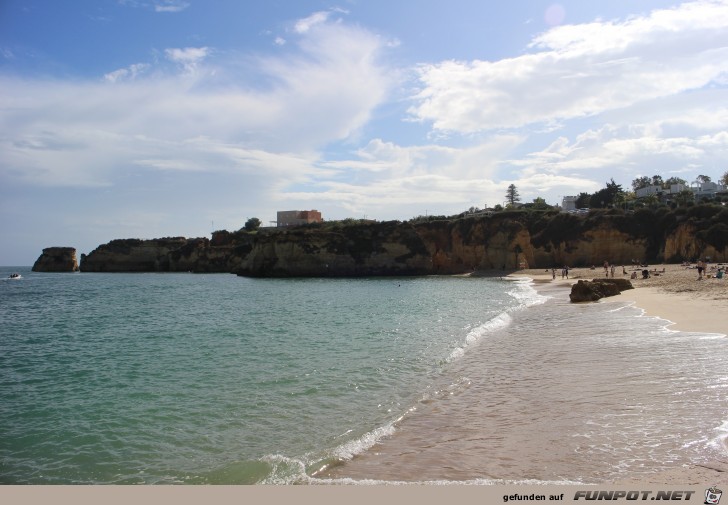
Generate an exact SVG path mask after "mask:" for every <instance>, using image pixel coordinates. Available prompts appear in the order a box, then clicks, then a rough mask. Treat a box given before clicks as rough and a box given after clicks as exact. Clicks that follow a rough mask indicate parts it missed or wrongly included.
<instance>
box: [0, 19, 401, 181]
mask: <svg viewBox="0 0 728 505" xmlns="http://www.w3.org/2000/svg"><path fill="white" fill-rule="evenodd" d="M297 44H298V47H297V48H291V50H290V51H286V52H285V53H284V54H283V55H282V56H276V57H274V58H271V57H263V56H260V57H259V58H257V59H254V58H250V57H247V56H246V57H245V58H243V57H240V56H236V55H235V54H231V53H226V52H218V51H215V50H213V49H212V48H209V47H187V48H169V49H167V50H165V52H164V55H165V57H166V59H167V60H168V61H170V62H172V63H174V64H176V66H175V67H173V68H169V65H164V62H156V63H154V64H152V63H138V64H134V65H130V66H128V67H125V68H122V69H118V70H115V71H112V72H109V73H107V74H106V75H104V76H103V79H100V80H99V79H92V80H87V81H79V80H66V81H64V80H45V79H39V78H33V77H29V78H21V77H8V76H0V89H2V90H3V93H2V94H1V95H0V111H2V112H1V113H0V150H2V152H3V153H4V154H3V164H2V166H0V176H1V177H2V178H3V179H4V180H22V181H23V182H24V183H30V184H34V185H42V186H54V185H58V186H94V187H95V186H103V185H109V184H116V183H119V181H120V180H121V179H123V178H124V177H126V175H125V174H128V173H129V172H130V171H132V172H139V171H143V170H147V171H149V170H152V171H157V172H159V171H161V172H169V171H177V172H179V173H185V174H194V173H226V174H238V175H240V174H243V175H245V176H255V177H257V178H258V179H257V180H258V183H260V184H263V185H265V186H266V187H268V188H275V187H279V186H280V185H281V184H292V183H296V182H298V181H305V180H307V179H308V178H309V177H313V176H317V177H322V176H323V174H325V173H328V172H327V171H330V170H331V169H328V168H323V167H321V166H320V165H317V162H318V160H319V157H320V154H319V153H318V150H319V149H320V148H322V147H323V146H325V145H327V144H329V143H331V142H336V141H341V140H345V139H346V138H348V137H349V136H350V135H353V134H355V133H356V132H357V131H358V129H359V128H361V126H362V125H364V124H365V123H366V122H367V121H368V120H369V118H370V116H371V113H372V110H373V109H374V108H376V107H377V106H378V105H379V104H380V103H381V102H382V100H383V99H384V97H385V96H387V93H388V90H389V88H390V86H391V77H390V72H389V71H388V70H387V68H386V67H384V66H382V65H381V63H379V61H378V60H379V57H378V56H379V53H380V52H381V51H382V50H383V48H384V47H385V44H384V43H383V41H381V40H380V39H379V38H378V37H376V36H375V35H373V34H371V33H369V32H367V31H366V30H363V29H360V28H352V27H347V26H345V25H344V24H341V23H337V24H331V25H330V26H329V25H326V24H325V23H322V24H319V25H318V26H317V29H316V30H311V31H310V32H306V33H304V34H303V35H302V36H301V37H300V38H299V39H298V40H297ZM291 45H292V44H291ZM278 54H280V53H278ZM192 70H194V72H193V71H192ZM258 174H265V177H259V175H258ZM251 190H252V189H251ZM257 191H258V193H260V192H262V191H263V190H260V189H259V190H257Z"/></svg>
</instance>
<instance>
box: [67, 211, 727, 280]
mask: <svg viewBox="0 0 728 505" xmlns="http://www.w3.org/2000/svg"><path fill="white" fill-rule="evenodd" d="M706 256H709V257H710V258H711V260H712V261H714V262H721V261H728V209H725V208H723V207H722V206H715V205H713V206H696V207H695V208H691V209H678V210H676V211H670V210H669V209H667V210H665V211H662V210H659V209H658V210H655V211H652V210H650V209H642V210H638V211H636V212H634V213H625V212H622V211H619V210H617V209H610V210H601V211H592V212H590V213H589V215H588V216H581V215H574V214H568V213H559V212H555V211H545V212H531V211H518V210H515V211H504V212H499V213H496V214H493V215H490V216H484V215H483V216H464V217H459V218H451V219H428V220H413V221H407V222H399V221H387V222H327V223H315V224H310V225H303V226H299V227H291V228H268V229H265V228H264V229H260V230H258V231H255V232H247V231H245V230H239V231H235V232H228V231H224V230H223V231H218V232H215V233H213V235H212V238H211V239H207V238H184V237H173V238H162V239H152V240H139V239H121V240H112V241H111V242H109V243H108V244H103V245H100V246H99V247H97V248H96V249H95V250H94V251H92V252H91V253H89V254H88V255H82V256H81V265H80V267H81V270H82V271H84V272H187V271H191V272H232V273H237V274H239V275H244V276H253V277H289V276H317V277H319V276H320V277H323V276H376V275H438V274H442V275H448V274H461V273H469V272H474V271H475V272H477V271H484V270H517V269H519V268H561V267H562V266H571V267H578V266H581V267H583V266H592V265H601V264H602V263H604V262H605V261H607V262H609V263H610V264H616V265H629V264H631V263H632V262H633V261H635V260H636V261H639V262H649V263H656V262H663V261H664V262H679V261H683V260H693V261H694V260H695V259H698V258H700V257H706Z"/></svg>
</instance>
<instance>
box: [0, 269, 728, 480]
mask: <svg viewBox="0 0 728 505" xmlns="http://www.w3.org/2000/svg"><path fill="white" fill-rule="evenodd" d="M14 271H18V272H20V273H21V274H22V278H21V279H17V280H13V279H9V278H8V276H9V274H10V273H11V272H14ZM0 277H2V281H1V282H0V365H1V366H0V482H2V483H3V484H184V483H186V484H322V483H323V484H326V483H351V482H361V483H372V482H436V483H452V482H474V483H518V482H549V483H567V482H568V483H572V482H584V483H598V482H609V481H612V480H614V479H617V478H621V477H626V476H639V475H645V474H649V473H654V472H658V471H660V470H662V469H665V468H669V467H674V466H676V465H680V464H692V463H699V462H701V461H710V460H712V459H715V458H716V457H725V455H726V448H725V444H724V440H725V437H726V435H727V434H728V422H727V421H728V419H726V418H725V409H724V398H725V393H726V388H728V375H727V374H726V373H725V371H722V370H718V369H716V366H715V365H716V363H724V362H726V359H727V358H728V341H727V340H728V339H726V338H724V337H722V336H718V335H714V334H700V333H684V332H675V331H671V330H669V329H668V328H667V325H666V321H664V320H660V319H657V318H649V317H644V316H643V315H642V313H641V311H640V310H639V309H636V308H634V307H631V306H630V305H629V304H626V303H620V302H610V303H597V304H587V305H581V304H580V305H574V304H569V303H568V294H567V292H566V291H565V290H563V289H547V290H542V291H540V292H537V291H536V290H535V289H534V287H533V285H532V283H531V282H530V281H529V280H528V279H510V278H498V277H493V278H478V277H462V276H452V277H450V276H447V277H445V276H443V277H435V276H429V277H406V278H405V277H402V278H397V277H393V278H347V279H252V278H244V277H237V276H234V275H230V274H175V273H159V274H139V273H135V274H102V273H64V274H56V273H39V272H31V271H30V268H29V267H24V268H19V267H0Z"/></svg>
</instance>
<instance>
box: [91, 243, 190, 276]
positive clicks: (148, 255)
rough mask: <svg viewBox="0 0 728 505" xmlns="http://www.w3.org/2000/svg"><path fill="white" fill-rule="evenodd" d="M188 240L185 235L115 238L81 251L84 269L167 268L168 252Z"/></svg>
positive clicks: (160, 269)
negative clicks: (147, 238)
mask: <svg viewBox="0 0 728 505" xmlns="http://www.w3.org/2000/svg"><path fill="white" fill-rule="evenodd" d="M187 243H188V240H187V239H186V238H184V237H174V238H160V239H153V240H140V239H119V240H112V241H111V242H109V243H108V244H103V245H100V246H99V247H97V248H96V249H94V250H93V251H91V252H90V253H89V254H88V255H81V271H82V272H165V271H169V254H170V253H171V252H172V251H175V250H177V249H179V248H181V247H183V246H185V245H186V244H187Z"/></svg>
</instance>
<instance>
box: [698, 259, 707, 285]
mask: <svg viewBox="0 0 728 505" xmlns="http://www.w3.org/2000/svg"><path fill="white" fill-rule="evenodd" d="M697 266H698V280H699V281H701V280H703V271H704V270H705V262H704V261H703V260H700V261H698V265H697Z"/></svg>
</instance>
